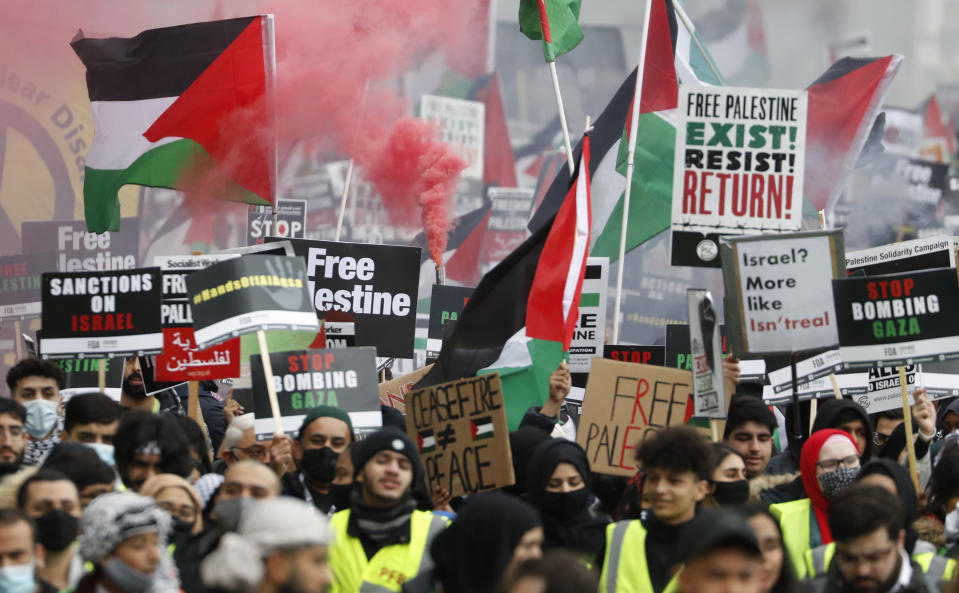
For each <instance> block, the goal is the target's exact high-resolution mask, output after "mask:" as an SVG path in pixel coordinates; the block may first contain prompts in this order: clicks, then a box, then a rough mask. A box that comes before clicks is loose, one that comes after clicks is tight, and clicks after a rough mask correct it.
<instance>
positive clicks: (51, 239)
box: [20, 217, 140, 272]
mask: <svg viewBox="0 0 959 593" xmlns="http://www.w3.org/2000/svg"><path fill="white" fill-rule="evenodd" d="M20 229H21V232H20V246H21V249H20V251H21V253H56V257H57V267H56V270H58V271H60V272H80V271H94V270H99V271H105V270H130V269H132V268H135V267H137V262H138V261H139V257H140V219H139V218H137V217H133V218H124V219H121V220H120V230H119V231H106V232H104V233H100V234H97V233H88V232H87V225H86V223H85V222H83V221H82V220H53V221H30V222H24V223H23V224H22V225H20ZM48 271H54V270H48Z"/></svg>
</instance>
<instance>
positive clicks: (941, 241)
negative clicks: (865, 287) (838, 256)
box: [846, 235, 956, 276]
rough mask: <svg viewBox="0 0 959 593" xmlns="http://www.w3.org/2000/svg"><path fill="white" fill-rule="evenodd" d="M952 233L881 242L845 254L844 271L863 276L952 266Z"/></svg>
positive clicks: (954, 257) (953, 259) (953, 256)
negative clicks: (876, 245)
mask: <svg viewBox="0 0 959 593" xmlns="http://www.w3.org/2000/svg"><path fill="white" fill-rule="evenodd" d="M955 244H956V240H955V239H954V238H953V237H946V236H942V235H939V236H936V237H928V238H925V239H916V240H914V241H903V242H902V243H894V244H892V245H882V246H879V247H873V248H871V249H863V250H861V251H851V252H849V253H847V254H846V273H847V274H853V273H855V272H861V273H862V275H864V276H881V275H883V274H899V273H902V272H916V271H919V270H933V269H936V268H955V267H956V255H955V249H953V246H954V245H955Z"/></svg>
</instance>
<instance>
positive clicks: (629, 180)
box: [613, 0, 653, 344]
mask: <svg viewBox="0 0 959 593" xmlns="http://www.w3.org/2000/svg"><path fill="white" fill-rule="evenodd" d="M652 5H653V2H652V0H646V12H645V13H644V14H643V37H642V39H643V41H642V42H641V43H640V44H639V65H638V66H637V67H636V88H635V90H634V91H633V106H632V111H631V112H630V120H629V139H628V140H629V142H628V144H627V150H626V191H625V192H624V193H623V214H622V216H623V220H622V224H620V228H619V272H617V274H616V301H615V304H614V305H613V344H619V325H620V323H619V312H620V309H621V306H622V302H623V273H624V272H625V270H624V268H625V263H624V262H625V260H626V231H627V229H628V228H629V198H630V196H631V194H632V189H633V168H634V166H635V159H636V134H637V132H638V131H639V104H640V102H641V101H642V96H643V76H644V73H645V71H646V40H647V39H648V37H649V13H650V12H651V11H652V9H653V6H652Z"/></svg>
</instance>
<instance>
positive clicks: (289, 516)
mask: <svg viewBox="0 0 959 593" xmlns="http://www.w3.org/2000/svg"><path fill="white" fill-rule="evenodd" d="M330 540H331V535H330V530H329V527H328V523H327V520H326V517H325V516H324V515H322V514H320V513H319V512H317V510H316V508H315V507H314V506H313V505H312V504H309V503H306V502H304V501H302V500H299V499H296V498H290V497H285V496H281V497H279V498H272V499H269V500H263V501H258V502H256V503H254V504H253V506H251V507H250V510H249V511H248V512H247V513H246V514H244V516H243V518H242V519H241V520H240V528H239V532H238V533H226V534H224V535H223V537H222V538H220V544H219V547H217V549H216V550H214V551H213V552H212V553H211V554H210V555H209V556H207V558H206V559H205V560H204V561H203V564H202V565H201V566H200V575H201V577H202V578H203V582H204V583H205V584H206V585H208V586H211V587H218V588H221V589H226V590H229V591H251V590H253V589H254V588H255V586H256V585H257V584H258V583H260V582H261V581H262V580H263V558H264V557H265V556H267V555H268V554H269V553H270V552H271V551H273V550H276V549H289V548H298V547H302V546H317V545H319V546H325V545H329V543H330Z"/></svg>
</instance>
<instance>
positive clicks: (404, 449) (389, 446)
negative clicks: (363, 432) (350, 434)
mask: <svg viewBox="0 0 959 593" xmlns="http://www.w3.org/2000/svg"><path fill="white" fill-rule="evenodd" d="M383 450H387V451H395V452H397V453H401V454H403V455H405V456H406V457H407V459H409V460H410V463H411V464H412V465H413V483H416V481H417V480H420V479H422V476H423V465H422V464H421V463H420V455H419V452H418V450H417V448H416V445H414V444H413V441H412V439H410V437H408V436H407V435H406V433H405V432H400V431H399V430H397V429H396V428H394V427H392V426H387V427H386V428H382V429H380V430H378V431H376V432H374V433H373V434H371V435H369V436H368V437H366V438H365V439H363V440H362V441H360V444H359V451H358V453H357V455H356V459H355V460H354V462H353V477H354V478H355V477H356V476H357V475H358V474H359V473H360V471H362V469H363V466H365V465H366V463H367V462H368V461H369V460H370V459H372V458H373V456H374V455H376V454H377V453H379V452H380V451H383Z"/></svg>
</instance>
